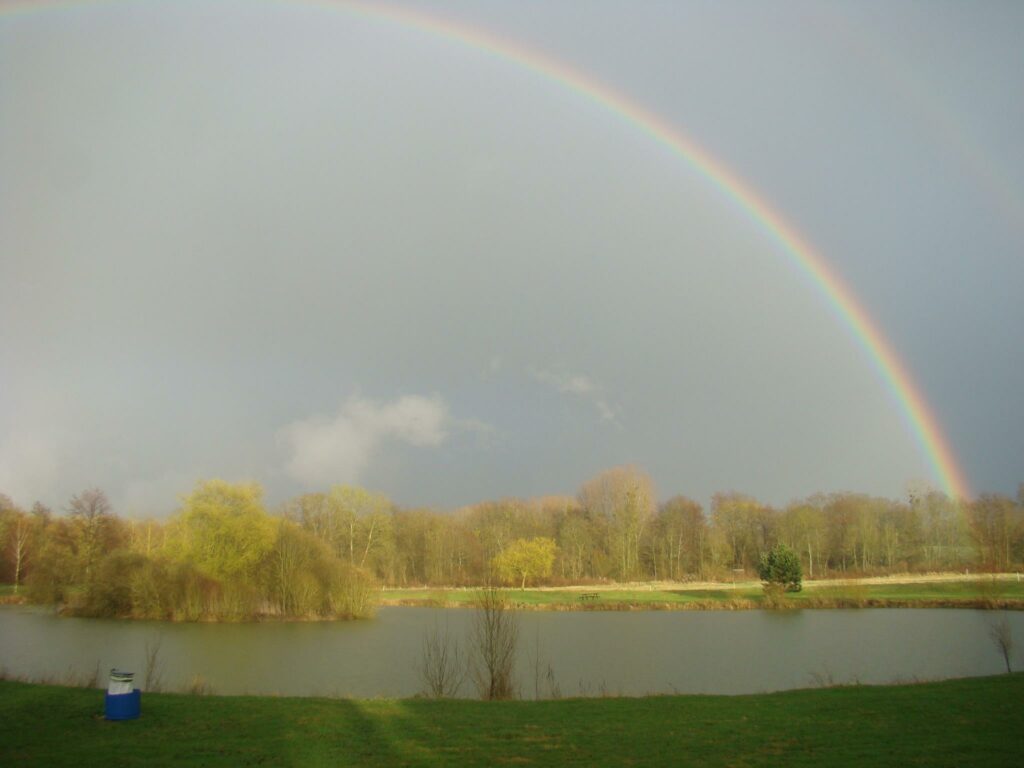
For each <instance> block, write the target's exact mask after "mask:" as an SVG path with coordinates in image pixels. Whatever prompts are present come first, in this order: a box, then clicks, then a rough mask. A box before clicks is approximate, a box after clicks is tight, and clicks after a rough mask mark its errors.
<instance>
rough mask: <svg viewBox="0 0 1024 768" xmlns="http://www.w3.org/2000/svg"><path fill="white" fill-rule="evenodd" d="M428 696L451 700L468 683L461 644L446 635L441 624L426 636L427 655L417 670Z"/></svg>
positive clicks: (424, 650)
mask: <svg viewBox="0 0 1024 768" xmlns="http://www.w3.org/2000/svg"><path fill="white" fill-rule="evenodd" d="M417 671H418V672H419V673H420V678H421V679H422V680H423V684H424V685H425V686H426V692H427V694H428V695H429V696H431V697H433V698H435V699H449V698H452V697H453V696H455V695H456V694H457V693H458V692H459V688H460V687H461V686H462V681H463V680H465V679H466V673H467V672H468V665H467V663H466V658H465V656H464V654H463V653H462V649H461V648H460V647H459V641H458V640H456V639H454V638H453V637H452V636H451V635H450V634H449V633H448V627H447V626H445V630H444V632H443V633H442V632H441V630H440V628H439V627H438V626H437V624H434V627H433V629H431V630H428V631H427V632H426V633H425V634H424V635H423V654H422V656H421V657H420V664H419V668H418V670H417Z"/></svg>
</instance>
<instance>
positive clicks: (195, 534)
mask: <svg viewBox="0 0 1024 768" xmlns="http://www.w3.org/2000/svg"><path fill="white" fill-rule="evenodd" d="M275 522H276V521H275V520H274V519H273V518H271V517H270V516H269V515H268V514H267V512H266V510H265V509H264V508H263V489H262V488H261V487H260V485H259V484H258V483H238V484H233V483H228V482H225V481H224V480H203V481H201V482H199V483H198V484H197V485H196V487H195V490H193V491H192V493H190V494H189V495H188V496H186V497H185V498H184V499H183V503H182V506H181V511H180V513H179V515H178V519H177V520H175V521H174V524H173V534H174V535H173V537H172V541H171V543H170V548H171V549H172V552H173V554H175V555H176V556H177V557H179V558H180V559H182V560H186V561H188V562H191V563H192V564H193V565H195V566H196V568H198V569H199V570H200V571H201V572H203V573H205V574H206V575H208V576H211V577H213V578H215V579H219V580H232V579H239V578H245V577H247V576H249V575H251V574H252V573H253V572H254V571H255V570H256V568H257V566H258V565H259V564H260V563H261V562H262V560H263V558H264V557H265V556H266V555H267V553H269V552H270V550H271V548H272V547H273V546H274V541H275V538H276V533H277V526H276V525H275Z"/></svg>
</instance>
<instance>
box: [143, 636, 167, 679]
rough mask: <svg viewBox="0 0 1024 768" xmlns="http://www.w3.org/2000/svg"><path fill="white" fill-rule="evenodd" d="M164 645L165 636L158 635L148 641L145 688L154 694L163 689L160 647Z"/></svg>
mask: <svg viewBox="0 0 1024 768" xmlns="http://www.w3.org/2000/svg"><path fill="white" fill-rule="evenodd" d="M162 644H163V636H161V635H156V636H155V637H154V638H153V639H152V640H147V641H146V670H145V675H144V682H143V687H144V688H145V689H146V690H147V691H153V692H154V693H156V692H158V691H160V690H161V689H162V688H163V664H162V663H161V661H160V646H161V645H162Z"/></svg>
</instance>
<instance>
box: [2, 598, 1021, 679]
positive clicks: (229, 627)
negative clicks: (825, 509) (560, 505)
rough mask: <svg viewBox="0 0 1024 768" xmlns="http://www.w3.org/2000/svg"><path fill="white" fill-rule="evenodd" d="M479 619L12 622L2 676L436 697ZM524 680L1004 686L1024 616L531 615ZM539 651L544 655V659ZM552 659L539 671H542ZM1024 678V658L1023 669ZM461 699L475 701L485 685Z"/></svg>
mask: <svg viewBox="0 0 1024 768" xmlns="http://www.w3.org/2000/svg"><path fill="white" fill-rule="evenodd" d="M472 616H473V611H472V610H470V609H444V608H404V607H403V608H382V609H380V611H379V612H378V614H377V617H376V618H374V619H371V620H366V621H356V622H337V623H287V624H286V623H268V624H167V623H159V622H139V621H117V620H105V619H70V618H61V617H57V616H55V615H54V614H53V613H52V612H50V611H47V610H40V609H36V608H25V607H17V606H8V607H4V608H0V665H2V667H3V669H4V671H5V672H6V673H7V674H10V675H15V676H20V677H25V678H28V679H56V680H61V679H67V678H69V677H79V678H81V677H84V676H89V675H91V674H92V672H93V670H95V669H97V668H98V669H99V670H100V671H101V675H100V680H101V682H102V681H105V679H106V678H105V675H106V672H107V671H108V670H109V669H110V667H114V666H117V667H120V668H123V669H132V670H135V671H136V680H137V681H139V680H140V678H141V676H142V670H143V668H144V656H145V646H146V643H147V641H149V642H153V641H154V640H156V639H157V638H159V641H160V644H161V649H160V660H161V662H162V666H163V682H164V687H165V688H166V689H179V688H183V687H184V686H186V685H187V684H188V683H189V681H190V680H192V678H193V677H194V676H197V675H198V676H200V677H202V678H203V679H204V680H205V681H206V682H207V684H208V685H209V686H210V687H211V688H212V690H213V692H214V693H221V694H242V693H258V694H282V695H298V696H310V695H332V696H333V695H342V696H353V697H361V698H362V697H374V696H386V697H405V696H413V695H415V694H416V693H417V692H418V691H420V690H421V689H422V683H421V682H420V679H419V677H418V674H417V671H416V666H417V662H418V660H419V658H420V654H421V648H422V644H423V637H424V634H425V632H426V631H428V630H429V629H431V628H432V627H435V626H438V627H440V628H441V629H442V630H444V629H445V628H446V627H447V631H448V632H449V634H450V635H451V636H452V637H454V638H457V639H458V640H459V641H460V642H462V643H463V644H465V640H464V638H465V637H466V635H467V633H468V630H469V627H470V623H471V621H472ZM518 617H519V623H520V645H519V648H520V650H519V661H518V670H517V671H518V677H519V682H520V687H521V692H522V695H523V696H524V697H528V698H532V697H533V695H534V690H535V687H536V686H535V677H536V676H535V672H536V671H537V669H539V670H540V671H541V673H542V674H541V685H540V693H541V695H545V694H546V693H547V692H549V686H548V684H547V683H546V682H545V681H544V674H543V673H544V672H545V671H546V670H547V668H548V666H549V665H550V667H551V669H552V671H553V675H554V679H555V681H556V682H557V685H558V687H559V688H560V689H561V693H562V694H563V695H566V696H571V695H580V694H589V695H599V694H601V693H603V692H604V693H609V694H620V693H621V694H627V695H641V694H646V693H673V692H679V693H754V692H759V691H774V690H781V689H786V688H803V687H808V686H813V685H816V684H820V683H821V682H823V681H829V682H834V683H846V682H856V681H859V682H862V683H885V682H896V681H910V680H933V679H939V678H946V677H963V676H969V675H990V674H997V673H999V672H1001V671H1004V670H1005V666H1004V664H1003V661H1002V657H1001V656H1000V655H999V653H998V652H997V651H996V649H995V646H994V644H993V643H992V641H991V639H990V637H989V628H990V626H991V625H992V623H993V622H994V621H998V620H1001V619H1002V618H1004V617H1005V618H1006V620H1007V621H1009V623H1010V626H1011V628H1012V631H1013V636H1014V638H1015V639H1016V640H1017V645H1018V647H1019V646H1021V645H1022V644H1024V613H1020V612H1006V613H999V612H986V611H972V610H930V609H912V610H910V609H896V608H889V609H875V610H870V609H866V610H849V611H848V610H803V611H784V612H769V611H735V612H729V611H706V612H698V611H679V612H668V611H666V612H656V611H651V612H632V613H616V612H586V613H544V612H524V613H519V614H518ZM538 651H539V653H538ZM536 657H539V660H540V661H539V664H537V665H535V664H534V658H536ZM1020 663H1021V661H1020V652H1019V651H1018V652H1017V654H1016V655H1015V656H1014V666H1015V668H1016V667H1017V665H1019V664H1020ZM462 694H463V695H467V696H470V695H473V694H474V690H473V688H472V685H471V683H470V682H469V681H468V680H467V682H466V683H465V684H464V685H463V689H462Z"/></svg>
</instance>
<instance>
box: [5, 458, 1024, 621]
mask: <svg viewBox="0 0 1024 768" xmlns="http://www.w3.org/2000/svg"><path fill="white" fill-rule="evenodd" d="M63 511H64V512H65V514H56V513H54V512H53V511H52V510H50V509H48V508H46V507H45V506H43V505H42V504H39V503H36V504H35V505H34V506H32V507H31V508H30V509H29V510H23V509H20V508H18V507H17V506H16V505H15V504H13V502H11V500H10V499H8V498H7V497H4V496H0V582H3V583H8V584H13V585H15V587H14V588H15V590H17V591H19V593H20V594H24V595H25V596H27V598H28V599H30V600H33V601H37V602H44V603H59V604H62V605H64V606H65V609H66V610H68V611H69V612H72V613H77V614H81V615H92V616H135V617H145V618H170V619H182V620H201V619H240V618H250V617H253V616H289V617H296V616H302V617H311V618H312V617H357V616H365V615H367V614H368V613H370V612H371V611H372V609H373V603H374V595H375V594H376V593H377V591H378V590H377V587H379V586H380V585H388V586H420V585H425V586H480V585H485V584H492V585H493V584H507V585H509V586H515V587H518V588H522V587H525V586H527V585H529V584H537V583H547V584H572V583H575V584H588V583H589V584H593V583H598V582H600V581H604V580H616V581H637V580H694V579H699V580H705V579H730V578H735V577H736V575H737V574H743V575H744V576H745V577H746V578H750V577H752V576H753V575H754V574H757V573H758V568H759V565H760V564H761V560H762V556H763V555H765V554H766V553H769V552H771V551H773V550H774V549H775V548H776V547H777V546H778V545H780V544H783V545H785V546H786V547H787V548H788V549H789V550H790V551H791V552H792V553H793V556H794V557H795V558H796V559H797V562H798V564H799V566H800V569H801V573H802V575H803V576H804V577H807V578H811V579H813V578H821V577H825V576H833V575H843V576H855V575H874V574H884V573H890V572H913V571H936V570H960V571H962V570H965V569H970V570H973V571H1007V570H1012V569H1015V568H1019V567H1020V566H1021V564H1022V562H1024V486H1022V489H1021V492H1020V493H1018V497H1017V498H1016V499H1011V498H1009V497H1006V496H1000V495H995V494H983V495H981V496H979V497H978V498H976V499H973V500H963V499H950V498H948V497H946V496H945V495H943V494H941V493H937V492H932V491H929V492H921V493H912V494H911V495H910V496H909V498H907V499H905V500H893V499H885V498H877V497H872V496H867V495H864V494H857V493H831V494H815V495H812V496H809V497H807V498H805V499H799V500H796V501H793V502H792V503H790V504H788V505H786V506H785V507H781V508H777V507H772V506H770V505H767V504H763V503H762V502H760V501H758V500H757V499H755V498H753V497H751V496H747V495H744V494H739V493H720V494H716V495H715V496H714V497H713V498H712V500H711V505H710V509H708V510H705V509H704V508H703V507H702V506H701V505H700V504H699V503H697V502H696V501H694V500H692V499H689V498H686V497H685V496H674V497H672V498H670V499H668V500H667V501H665V502H663V503H661V504H658V502H657V496H656V494H655V491H654V485H653V483H652V481H651V479H650V477H649V476H648V475H647V474H646V473H645V472H643V471H642V470H641V469H638V468H636V467H616V468H613V469H609V470H606V471H604V472H601V473H600V474H598V475H597V476H596V477H594V478H593V479H591V480H589V481H587V482H586V483H584V484H583V486H582V487H581V488H580V489H579V491H578V493H577V494H576V495H575V496H547V497H541V498H534V499H502V500H499V501H486V502H482V503H479V504H474V505H471V506H468V507H465V508H462V509H458V510H455V511H447V512H446V511H437V510H430V509H419V508H399V507H397V506H396V505H394V504H393V503H392V502H391V501H390V500H389V499H388V498H387V497H385V496H383V495H381V494H377V493H373V492H371V491H367V490H364V489H362V488H357V487H354V486H345V485H341V486H336V487H334V488H331V489H329V490H328V491H326V492H322V493H308V494H304V495H301V496H298V497H296V498H293V499H290V500H288V501H286V502H285V503H284V504H282V505H280V506H279V507H277V508H275V509H273V510H268V509H267V508H266V506H265V503H264V501H263V493H262V490H261V488H260V487H259V486H258V485H257V484H255V483H242V484H232V483H227V482H224V481H221V480H207V481H203V482H200V483H199V484H198V485H197V486H196V487H195V488H194V489H193V490H192V492H191V493H189V494H188V495H187V496H185V497H183V498H182V500H181V506H180V508H179V509H178V510H177V511H176V512H175V513H174V514H173V515H172V516H171V517H170V518H168V519H162V520H161V519H134V518H133V519H125V518H123V517H119V516H117V515H116V514H115V513H114V510H113V509H112V508H111V505H110V503H109V501H108V500H107V497H106V496H105V494H104V493H103V492H102V491H99V490H95V489H93V490H87V491H83V492H82V493H79V494H77V495H76V496H74V497H72V498H71V499H70V501H69V502H68V505H67V508H66V509H65V510H63Z"/></svg>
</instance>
